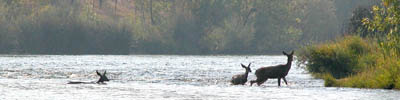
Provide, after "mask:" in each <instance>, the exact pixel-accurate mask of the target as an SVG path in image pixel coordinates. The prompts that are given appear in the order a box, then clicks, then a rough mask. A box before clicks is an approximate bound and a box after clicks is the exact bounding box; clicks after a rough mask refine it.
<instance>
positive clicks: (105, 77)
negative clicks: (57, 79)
mask: <svg viewBox="0 0 400 100" xmlns="http://www.w3.org/2000/svg"><path fill="white" fill-rule="evenodd" d="M96 73H97V75H99V76H100V78H99V80H98V81H97V82H81V81H77V82H73V81H71V82H68V83H67V84H95V83H97V84H105V83H104V82H105V81H110V80H108V78H107V76H106V73H107V71H104V73H103V74H100V73H99V72H98V71H97V70H96Z"/></svg>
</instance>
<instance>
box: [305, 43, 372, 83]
mask: <svg viewBox="0 0 400 100" xmlns="http://www.w3.org/2000/svg"><path fill="white" fill-rule="evenodd" d="M336 41H337V42H332V43H328V44H321V45H314V46H308V47H305V48H303V49H302V50H301V51H300V52H302V53H299V54H300V55H299V61H300V63H301V64H305V65H306V66H307V67H306V69H307V70H308V71H309V72H312V73H329V74H331V75H332V76H333V77H335V78H343V77H347V76H348V75H351V74H353V73H356V72H360V71H361V70H362V69H363V68H364V67H365V66H363V65H365V63H364V61H370V60H371V59H373V58H374V57H366V58H363V57H364V55H365V54H368V53H371V52H373V49H372V48H374V47H375V45H368V42H367V41H366V40H363V39H362V38H361V37H357V36H347V37H345V38H343V39H338V40H336Z"/></svg>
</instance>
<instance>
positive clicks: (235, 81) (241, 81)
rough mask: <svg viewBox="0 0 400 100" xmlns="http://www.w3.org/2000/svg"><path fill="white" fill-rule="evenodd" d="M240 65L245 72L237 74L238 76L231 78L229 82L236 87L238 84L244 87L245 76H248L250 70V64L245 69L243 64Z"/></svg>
mask: <svg viewBox="0 0 400 100" xmlns="http://www.w3.org/2000/svg"><path fill="white" fill-rule="evenodd" d="M241 65H242V67H243V68H244V69H246V72H244V73H243V74H238V75H234V76H232V80H231V83H232V85H238V84H241V85H244V84H245V83H246V82H247V76H248V74H249V72H251V69H250V65H251V63H250V64H249V65H248V66H247V67H246V66H245V65H243V64H241Z"/></svg>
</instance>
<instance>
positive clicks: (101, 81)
mask: <svg viewBox="0 0 400 100" xmlns="http://www.w3.org/2000/svg"><path fill="white" fill-rule="evenodd" d="M96 73H97V75H99V76H100V79H99V80H98V81H97V82H96V83H104V81H110V80H108V78H107V76H106V73H107V72H106V71H104V73H103V74H100V73H99V71H97V70H96Z"/></svg>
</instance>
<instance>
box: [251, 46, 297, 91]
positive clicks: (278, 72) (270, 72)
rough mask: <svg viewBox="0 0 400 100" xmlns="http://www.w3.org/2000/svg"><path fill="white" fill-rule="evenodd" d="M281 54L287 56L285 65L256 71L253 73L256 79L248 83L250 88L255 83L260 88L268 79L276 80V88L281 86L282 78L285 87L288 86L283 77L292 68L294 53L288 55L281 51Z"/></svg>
mask: <svg viewBox="0 0 400 100" xmlns="http://www.w3.org/2000/svg"><path fill="white" fill-rule="evenodd" d="M282 53H283V54H284V55H286V56H287V58H288V59H287V63H286V64H282V65H276V66H270V67H261V68H259V69H257V70H256V73H255V74H256V76H257V79H256V80H252V81H250V86H252V85H253V83H255V82H257V85H258V86H260V85H261V84H263V83H264V82H265V81H267V80H268V78H278V86H281V78H282V79H283V81H285V83H286V85H288V84H287V81H286V78H285V77H286V75H287V74H288V72H289V70H290V67H291V66H292V61H293V54H294V51H292V53H290V54H287V53H286V52H285V51H283V52H282Z"/></svg>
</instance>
